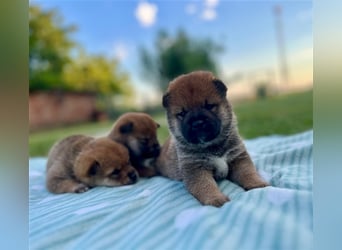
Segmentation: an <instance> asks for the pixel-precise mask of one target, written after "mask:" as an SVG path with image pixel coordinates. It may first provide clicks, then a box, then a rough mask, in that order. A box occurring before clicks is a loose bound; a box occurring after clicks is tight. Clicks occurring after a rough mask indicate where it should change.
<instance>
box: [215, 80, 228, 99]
mask: <svg viewBox="0 0 342 250" xmlns="http://www.w3.org/2000/svg"><path fill="white" fill-rule="evenodd" d="M213 84H214V85H215V88H216V90H217V91H218V92H219V93H220V95H221V97H226V93H227V87H226V85H225V84H224V83H223V82H222V81H221V80H220V79H217V78H214V79H213Z"/></svg>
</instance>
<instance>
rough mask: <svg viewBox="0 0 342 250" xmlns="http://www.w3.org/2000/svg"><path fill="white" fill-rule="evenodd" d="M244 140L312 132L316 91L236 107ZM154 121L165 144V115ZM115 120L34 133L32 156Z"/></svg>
mask: <svg viewBox="0 0 342 250" xmlns="http://www.w3.org/2000/svg"><path fill="white" fill-rule="evenodd" d="M234 111H235V113H236V116H237V118H238V122H239V131H240V134H241V135H242V137H244V138H246V139H249V138H254V137H258V136H265V135H271V134H284V135H288V134H294V133H299V132H302V131H305V130H308V129H312V91H308V92H304V93H298V94H291V95H283V96H277V97H271V98H267V99H264V100H256V101H248V102H244V103H241V104H237V105H234ZM154 119H155V120H156V121H157V122H158V123H159V124H160V125H161V127H160V128H159V129H158V139H159V141H160V142H161V143H163V142H164V141H165V139H166V138H167V136H168V129H167V123H166V119H165V114H164V112H162V113H160V114H158V115H155V116H154ZM113 123H114V121H106V122H101V123H89V124H84V125H75V126H69V127H64V128H58V129H52V130H48V131H42V132H35V133H31V134H30V136H29V146H30V150H29V151H30V156H31V157H32V156H46V155H47V153H48V151H49V149H50V147H51V146H52V145H53V143H55V142H56V141H57V140H60V139H62V138H64V137H66V136H68V135H73V134H85V135H90V136H101V135H106V134H107V133H108V132H109V130H110V129H111V127H112V125H113Z"/></svg>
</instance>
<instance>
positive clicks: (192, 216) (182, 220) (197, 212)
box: [175, 207, 207, 229]
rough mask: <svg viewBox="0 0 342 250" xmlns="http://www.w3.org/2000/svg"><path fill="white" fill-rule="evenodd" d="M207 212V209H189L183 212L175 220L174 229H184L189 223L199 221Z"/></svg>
mask: <svg viewBox="0 0 342 250" xmlns="http://www.w3.org/2000/svg"><path fill="white" fill-rule="evenodd" d="M206 211H207V208H205V207H202V208H190V209H186V210H183V211H182V212H181V213H180V214H179V215H178V216H177V217H176V219H175V227H176V228H178V229H184V228H186V227H187V226H189V225H190V224H191V223H193V222H195V221H196V220H198V219H200V218H201V217H202V216H203V214H204V213H205V212H206Z"/></svg>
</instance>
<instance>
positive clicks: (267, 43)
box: [30, 0, 313, 96]
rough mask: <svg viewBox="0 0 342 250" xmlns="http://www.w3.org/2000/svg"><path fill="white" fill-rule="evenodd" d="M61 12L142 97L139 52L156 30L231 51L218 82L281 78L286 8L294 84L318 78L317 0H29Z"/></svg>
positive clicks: (92, 49)
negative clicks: (278, 12) (278, 13)
mask: <svg viewBox="0 0 342 250" xmlns="http://www.w3.org/2000/svg"><path fill="white" fill-rule="evenodd" d="M30 3H36V4H39V5H41V6H42V7H43V8H46V9H50V8H57V9H58V10H59V12H60V13H61V15H62V16H63V17H64V21H65V23H66V24H75V25H77V26H78V31H77V32H76V33H75V34H74V35H73V37H74V39H75V40H76V41H78V42H79V43H80V44H82V46H83V47H84V48H85V49H86V51H87V52H88V53H101V54H105V55H107V56H113V57H117V58H118V59H119V60H120V62H121V65H122V68H123V70H125V71H127V72H129V73H130V74H131V76H132V77H131V78H132V83H133V84H134V85H135V86H136V87H137V92H139V94H140V95H142V96H145V93H150V92H152V91H153V90H152V85H150V84H146V83H145V81H146V79H145V78H144V77H143V76H142V75H141V70H140V68H141V66H140V62H139V54H138V48H139V46H144V47H148V48H151V49H153V46H154V40H155V37H156V32H157V31H159V30H160V29H165V30H167V31H168V32H169V33H171V34H174V33H175V32H176V31H177V30H178V29H179V28H182V29H184V30H185V31H186V32H187V33H188V34H190V35H191V36H192V37H195V38H198V39H203V38H208V37H209V38H211V39H212V40H214V41H216V42H218V43H220V44H222V45H223V46H224V47H225V50H224V53H222V54H221V55H220V56H218V58H217V61H218V63H219V66H220V77H222V78H224V79H230V80H231V81H232V79H233V77H232V76H234V75H235V74H237V73H242V74H245V75H248V74H252V73H251V72H255V71H272V72H274V74H275V79H276V80H279V75H278V50H277V40H276V33H275V17H274V12H273V8H274V6H275V5H280V6H281V7H282V17H283V19H282V20H283V27H284V37H285V47H286V52H287V56H286V58H287V61H288V64H289V70H290V76H291V79H292V80H293V82H297V83H300V82H303V81H312V48H313V44H312V43H313V41H312V39H313V38H312V1H289V0H288V1H275V0H273V1H272V0H267V1H255V0H254V1H253V0H250V1H246V0H240V1H238V0H236V1H227V0H226V1H222V0H221V1H220V0H195V1H194V0H188V1H186V0H184V1H162V0H159V1H153V0H148V1H147V0H144V1H141V0H135V1H133V0H127V1H123V0H122V1H113V0H98V1H95V0H83V1H81V0H31V1H30Z"/></svg>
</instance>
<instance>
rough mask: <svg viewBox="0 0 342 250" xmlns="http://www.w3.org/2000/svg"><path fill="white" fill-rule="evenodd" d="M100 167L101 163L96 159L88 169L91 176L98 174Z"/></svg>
mask: <svg viewBox="0 0 342 250" xmlns="http://www.w3.org/2000/svg"><path fill="white" fill-rule="evenodd" d="M99 168H100V163H98V161H94V162H93V163H92V164H91V166H90V168H89V169H88V175H89V176H94V175H96V174H97V171H98V170H99Z"/></svg>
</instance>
